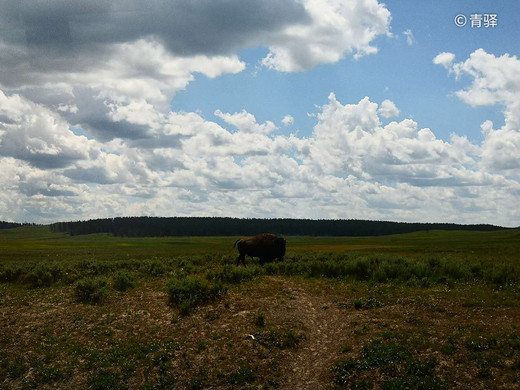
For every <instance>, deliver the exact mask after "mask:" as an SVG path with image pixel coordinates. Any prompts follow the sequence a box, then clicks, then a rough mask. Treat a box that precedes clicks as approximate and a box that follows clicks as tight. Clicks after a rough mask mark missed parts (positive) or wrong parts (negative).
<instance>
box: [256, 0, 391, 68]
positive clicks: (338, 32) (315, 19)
mask: <svg viewBox="0 0 520 390" xmlns="http://www.w3.org/2000/svg"><path fill="white" fill-rule="evenodd" d="M303 6H304V7H305V10H306V11H307V13H308V14H309V15H310V18H311V21H310V22H309V23H302V24H297V25H291V26H288V27H286V28H285V30H283V31H282V32H281V33H276V34H272V35H271V36H269V37H268V38H267V40H266V42H265V43H266V45H267V46H268V47H269V50H270V52H269V54H268V55H267V56H266V57H265V58H264V59H263V61H262V64H263V65H264V66H266V67H268V68H271V69H275V70H278V71H281V72H297V71H303V70H308V69H312V68H314V67H315V66H317V65H319V64H331V63H335V62H338V61H339V60H341V59H342V58H344V57H345V56H346V55H347V54H351V53H354V56H355V58H359V57H361V56H363V55H366V54H372V53H376V52H377V48H376V47H375V46H372V45H371V43H372V41H373V40H374V39H375V38H377V37H378V36H380V35H385V34H387V35H389V34H390V27H389V26H390V19H391V17H390V12H389V11H388V9H386V8H385V6H384V5H382V4H379V3H378V2H377V1H376V0H358V1H350V2H345V1H337V0H304V1H303Z"/></svg>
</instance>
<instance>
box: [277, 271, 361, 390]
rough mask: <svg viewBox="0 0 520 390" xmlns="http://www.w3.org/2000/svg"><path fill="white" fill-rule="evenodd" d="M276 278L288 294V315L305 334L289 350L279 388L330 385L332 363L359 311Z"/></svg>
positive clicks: (346, 340)
mask: <svg viewBox="0 0 520 390" xmlns="http://www.w3.org/2000/svg"><path fill="white" fill-rule="evenodd" d="M279 280H280V281H282V282H283V284H284V288H285V289H286V290H287V291H288V292H289V293H290V295H291V301H290V302H291V304H290V308H291V311H293V312H292V314H291V316H294V320H295V321H297V322H299V323H300V324H302V325H303V327H304V329H305V338H304V339H303V340H302V341H301V342H300V344H299V345H298V347H297V348H296V349H295V350H294V351H292V352H291V357H292V358H291V360H290V362H289V363H288V366H287V371H286V373H285V374H286V378H287V380H286V382H284V383H283V384H282V388H284V389H309V390H314V389H327V388H330V386H331V381H330V378H331V367H332V366H333V364H334V362H336V361H337V360H338V357H339V355H340V352H341V350H342V348H343V347H344V346H345V344H346V343H348V341H349V338H350V335H351V330H350V329H349V324H350V322H351V321H352V320H353V319H354V318H357V317H359V316H360V314H358V313H354V312H352V311H351V310H345V309H341V308H339V306H338V305H337V304H336V303H334V300H333V299H331V296H330V295H325V294H322V295H317V294H313V293H312V291H310V290H309V289H305V288H304V287H302V286H299V285H298V284H297V283H296V282H295V281H292V280H288V279H279ZM340 299H341V298H340Z"/></svg>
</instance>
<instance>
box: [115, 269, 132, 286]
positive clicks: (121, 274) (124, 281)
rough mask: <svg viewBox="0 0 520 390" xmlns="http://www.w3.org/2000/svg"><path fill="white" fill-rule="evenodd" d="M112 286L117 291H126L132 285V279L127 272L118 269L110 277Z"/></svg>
mask: <svg viewBox="0 0 520 390" xmlns="http://www.w3.org/2000/svg"><path fill="white" fill-rule="evenodd" d="M112 286H113V287H114V289H115V290H117V291H126V290H128V289H129V288H132V287H134V281H133V278H132V276H131V275H130V274H129V273H128V272H125V271H118V272H117V273H116V274H115V275H114V277H113V279H112Z"/></svg>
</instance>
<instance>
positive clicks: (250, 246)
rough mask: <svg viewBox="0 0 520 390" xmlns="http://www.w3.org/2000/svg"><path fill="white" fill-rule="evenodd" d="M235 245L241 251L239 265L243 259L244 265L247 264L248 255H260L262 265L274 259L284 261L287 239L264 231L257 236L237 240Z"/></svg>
mask: <svg viewBox="0 0 520 390" xmlns="http://www.w3.org/2000/svg"><path fill="white" fill-rule="evenodd" d="M235 246H236V247H237V249H238V253H239V256H238V259H237V267H238V266H239V265H240V262H241V261H242V264H244V267H245V266H246V255H248V256H249V257H251V258H253V257H259V258H260V265H261V266H263V265H264V263H266V262H270V261H273V260H274V259H280V261H283V258H284V256H285V240H284V239H283V238H282V237H277V236H276V235H274V234H271V233H263V234H259V235H258V236H255V237H251V238H242V239H239V240H236V241H235V243H234V244H233V248H234V247H235Z"/></svg>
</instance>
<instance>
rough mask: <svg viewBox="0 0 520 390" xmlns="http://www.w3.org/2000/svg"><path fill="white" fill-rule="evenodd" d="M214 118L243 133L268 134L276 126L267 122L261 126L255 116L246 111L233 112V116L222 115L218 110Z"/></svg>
mask: <svg viewBox="0 0 520 390" xmlns="http://www.w3.org/2000/svg"><path fill="white" fill-rule="evenodd" d="M215 116H217V117H219V118H220V119H222V120H223V121H224V122H226V123H229V124H230V125H233V126H235V127H236V128H237V129H238V130H240V131H242V132H244V133H258V134H269V133H271V132H272V131H274V130H276V129H277V127H276V125H275V124H274V123H273V122H271V121H267V122H265V123H263V124H259V123H257V121H256V118H255V116H254V115H253V114H250V113H249V112H247V111H246V110H242V111H241V112H235V113H234V114H229V113H223V112H222V111H220V110H216V111H215Z"/></svg>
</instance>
